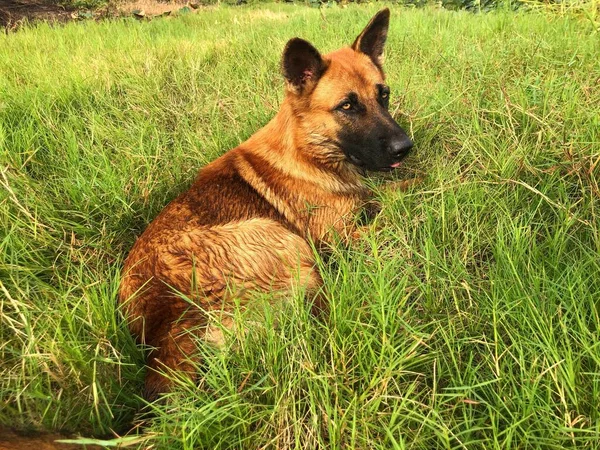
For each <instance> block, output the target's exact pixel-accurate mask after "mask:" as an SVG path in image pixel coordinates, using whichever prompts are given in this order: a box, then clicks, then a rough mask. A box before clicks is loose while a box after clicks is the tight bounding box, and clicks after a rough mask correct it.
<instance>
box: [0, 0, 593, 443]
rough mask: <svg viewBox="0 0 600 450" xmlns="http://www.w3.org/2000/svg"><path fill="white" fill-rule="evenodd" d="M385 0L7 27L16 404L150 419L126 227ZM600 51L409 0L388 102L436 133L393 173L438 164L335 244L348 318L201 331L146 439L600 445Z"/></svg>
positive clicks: (6, 277) (181, 185)
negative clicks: (360, 233) (208, 337)
mask: <svg viewBox="0 0 600 450" xmlns="http://www.w3.org/2000/svg"><path fill="white" fill-rule="evenodd" d="M379 7H380V6H379V5H368V6H351V7H348V8H345V9H342V8H337V7H334V8H327V9H324V10H322V11H319V10H317V9H310V8H306V7H302V6H293V5H269V6H266V7H265V6H262V7H261V8H260V9H259V8H256V7H250V8H238V9H235V8H226V7H219V8H212V9H206V10H204V11H202V12H201V13H199V14H193V15H191V14H190V15H186V16H183V17H179V18H175V19H158V20H154V21H152V22H148V23H142V22H135V21H127V20H125V21H113V22H100V23H92V22H89V23H79V24H75V23H72V24H68V25H66V26H65V27H57V28H51V27H48V26H46V25H39V26H37V27H34V28H28V29H23V30H21V31H19V32H18V33H14V34H10V35H0V186H1V188H0V221H1V226H0V291H1V292H0V320H1V322H0V425H4V426H11V427H15V428H21V429H27V428H32V429H38V430H63V431H66V432H69V431H74V432H78V433H80V434H82V435H85V436H110V435H111V430H115V431H117V432H118V433H121V434H122V433H124V432H126V431H127V430H129V429H130V428H131V426H132V423H134V421H138V420H140V416H139V415H136V414H137V413H138V411H139V409H140V408H141V407H142V406H143V405H144V403H143V402H142V400H140V399H139V397H138V394H140V393H141V389H142V381H143V361H144V358H143V353H142V351H141V350H140V349H138V348H136V346H135V344H134V342H133V341H132V339H131V338H130V336H129V334H128V331H127V329H126V327H125V326H124V324H123V323H122V319H121V317H120V316H119V314H118V311H116V308H115V299H116V292H117V287H118V283H119V272H120V268H121V264H122V262H123V259H124V257H125V256H126V254H127V251H128V250H129V248H130V247H131V246H132V244H133V242H134V240H135V238H136V236H137V235H139V234H140V233H141V232H142V230H143V229H144V227H145V226H146V225H147V224H148V223H149V221H150V220H152V218H153V217H154V216H155V215H156V214H157V213H158V212H159V211H160V210H161V209H162V208H163V207H164V205H166V203H167V202H168V201H169V200H170V199H172V198H173V197H174V196H175V195H176V194H177V193H179V192H181V191H182V190H183V189H185V188H186V186H188V185H189V184H190V183H191V181H192V179H193V178H194V176H195V174H196V172H197V170H198V169H199V168H200V167H202V166H203V165H204V164H206V163H207V162H208V161H210V160H212V159H214V158H215V157H217V156H218V155H220V154H222V153H223V152H224V151H226V150H227V149H229V148H232V147H234V146H236V145H237V144H238V143H240V142H241V141H242V140H244V139H246V138H247V137H248V136H250V135H251V134H252V133H253V132H254V131H255V130H256V129H258V128H259V127H260V126H261V125H263V124H265V123H266V122H267V121H268V120H269V118H270V117H272V116H273V114H274V113H275V111H276V110H277V106H278V104H279V102H280V100H281V99H282V93H283V82H282V79H281V76H280V75H279V57H280V53H281V50H282V49H283V46H284V45H285V42H286V41H287V39H289V38H291V37H293V36H301V37H304V38H307V39H309V40H311V41H312V42H313V43H315V45H316V46H317V47H318V48H319V49H321V50H322V51H329V50H333V49H336V48H338V47H339V46H342V45H346V44H349V43H351V42H352V40H353V38H354V37H355V35H356V34H358V32H359V31H360V30H361V29H362V27H363V26H364V25H365V24H366V22H367V21H368V19H369V17H370V16H371V15H372V14H373V13H374V12H375V11H376V10H377V9H378V8H379ZM599 54H600V40H599V39H598V34H597V33H593V30H592V28H591V27H589V26H588V25H587V24H586V23H585V22H580V21H577V20H574V19H569V18H559V17H552V16H546V15H538V14H523V13H518V14H514V13H510V12H497V13H492V14H486V15H474V14H469V13H462V12H449V11H444V10H438V9H433V8H426V9H420V10H414V9H401V8H393V9H392V25H391V30H390V34H389V40H388V47H387V55H386V69H387V74H388V81H389V84H390V85H391V87H392V103H393V105H392V110H393V111H394V115H395V116H396V118H397V119H398V121H399V122H400V123H401V124H402V125H403V126H404V127H405V128H406V129H407V130H408V131H409V134H410V135H411V136H412V137H413V138H414V141H415V142H416V149H415V151H414V154H413V156H412V157H411V158H410V160H409V161H408V163H407V165H406V166H405V168H404V169H403V170H401V171H400V172H398V174H396V177H411V176H414V175H415V174H417V175H421V176H423V177H424V181H423V183H421V184H419V185H417V186H414V187H413V188H411V189H410V190H409V191H408V192H397V193H384V192H383V191H382V190H381V187H382V186H383V185H384V184H385V182H386V180H385V179H383V178H381V177H375V178H374V180H373V182H372V183H373V185H374V188H375V189H376V190H377V192H378V193H379V194H378V195H379V197H380V199H381V201H382V202H383V205H384V208H383V212H382V215H381V216H380V217H379V218H378V220H377V223H376V225H377V226H374V227H373V229H372V232H371V233H370V234H368V235H367V236H365V238H364V239H363V240H362V241H361V242H360V243H359V244H358V245H357V246H356V247H354V248H352V249H346V248H344V247H341V246H340V248H337V249H335V250H334V252H333V258H331V260H330V261H329V262H327V264H325V263H324V264H323V274H324V278H325V281H326V285H327V295H328V297H329V299H330V301H331V305H332V309H331V313H330V317H328V318H327V320H326V321H325V322H324V323H321V322H318V321H315V320H312V319H311V318H310V316H309V314H308V313H307V308H306V307H305V306H304V305H303V302H302V299H301V298H299V299H296V300H297V301H295V302H292V303H291V305H290V306H289V307H288V308H287V309H286V310H285V311H284V312H283V313H282V314H280V315H279V317H274V314H273V313H272V312H271V311H269V309H268V308H265V310H264V311H261V312H260V313H261V317H262V319H261V323H259V324H255V325H253V326H251V331H250V332H249V333H247V334H244V333H243V332H235V333H233V334H232V335H231V338H230V340H229V343H228V344H227V346H226V349H225V350H223V351H220V352H219V351H216V350H214V349H210V348H206V347H204V348H203V350H202V351H203V353H205V355H204V356H205V365H204V367H203V369H202V376H201V380H200V383H199V386H194V385H192V384H191V383H182V385H181V387H180V389H178V391H177V392H175V393H174V394H173V395H172V397H171V398H170V399H169V400H168V402H167V403H166V404H163V405H156V406H154V407H153V410H154V415H153V417H152V418H148V419H146V421H145V428H144V435H143V436H142V440H143V443H144V445H146V446H153V448H157V449H171V448H173V449H193V448H194V449H195V448H208V449H212V448H299V449H307V448H380V449H391V448H398V449H404V448H419V449H434V448H465V449H473V448H486V449H492V448H496V449H509V448H511V449H517V448H518V449H525V448H543V449H550V448H556V449H558V448H600V410H599V405H600V253H599V252H600V230H599V222H598V218H599V217H600V211H599V210H598V209H599V208H600V187H599V185H598V183H599V180H600V176H599V173H600V88H599V84H600V59H599V58H598V55H599ZM251 314H253V313H248V312H240V321H241V320H244V319H246V321H249V317H247V316H248V315H251ZM253 318H254V319H255V317H254V316H253ZM275 321H277V326H275V325H274V322H275Z"/></svg>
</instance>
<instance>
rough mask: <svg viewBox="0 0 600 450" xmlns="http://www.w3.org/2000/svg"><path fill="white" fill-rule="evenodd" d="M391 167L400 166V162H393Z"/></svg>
mask: <svg viewBox="0 0 600 450" xmlns="http://www.w3.org/2000/svg"><path fill="white" fill-rule="evenodd" d="M392 167H394V168H396V167H400V163H399V162H397V163H394V164H392Z"/></svg>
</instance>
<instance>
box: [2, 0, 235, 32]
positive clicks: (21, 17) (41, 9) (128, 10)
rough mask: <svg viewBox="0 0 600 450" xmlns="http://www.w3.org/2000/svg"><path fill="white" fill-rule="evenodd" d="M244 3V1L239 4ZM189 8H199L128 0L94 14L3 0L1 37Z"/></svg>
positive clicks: (43, 1)
mask: <svg viewBox="0 0 600 450" xmlns="http://www.w3.org/2000/svg"><path fill="white" fill-rule="evenodd" d="M240 1H241V0H240ZM186 5H187V6H189V7H191V8H188V9H189V11H194V10H196V8H198V6H199V5H198V3H197V2H196V1H195V0H191V1H189V0H129V1H127V2H114V3H109V4H108V5H106V6H103V7H101V8H99V9H96V10H95V11H93V12H92V11H85V10H78V9H76V8H68V7H64V6H61V5H58V4H57V2H56V1H52V0H0V33H1V32H2V29H4V31H5V32H7V33H8V32H9V31H14V30H16V29H18V28H19V27H20V26H21V25H23V24H24V23H27V22H29V23H31V22H36V21H40V20H45V21H48V22H53V23H64V22H67V21H70V20H81V19H90V18H94V19H99V18H106V17H115V16H122V15H135V16H136V17H138V18H150V17H153V16H158V15H162V14H165V13H169V12H175V11H177V10H179V9H180V8H182V7H185V6H186Z"/></svg>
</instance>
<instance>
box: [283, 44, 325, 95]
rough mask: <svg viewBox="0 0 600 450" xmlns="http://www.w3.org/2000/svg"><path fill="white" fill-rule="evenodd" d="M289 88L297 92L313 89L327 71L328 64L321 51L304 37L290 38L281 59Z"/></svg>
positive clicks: (301, 92)
mask: <svg viewBox="0 0 600 450" xmlns="http://www.w3.org/2000/svg"><path fill="white" fill-rule="evenodd" d="M281 69H282V72H283V76H284V77H285V79H286V80H287V85H288V89H289V90H290V91H292V92H293V93H295V94H304V93H307V92H309V91H310V90H312V88H314V87H315V85H316V84H317V81H319V78H321V75H323V73H324V72H325V69H326V64H325V62H324V61H323V58H321V54H320V53H319V51H318V50H317V49H316V48H314V47H313V46H312V45H311V44H310V43H309V42H307V41H305V40H304V39H300V38H294V39H290V40H289V41H288V43H287V45H286V46H285V49H284V50H283V58H282V61H281Z"/></svg>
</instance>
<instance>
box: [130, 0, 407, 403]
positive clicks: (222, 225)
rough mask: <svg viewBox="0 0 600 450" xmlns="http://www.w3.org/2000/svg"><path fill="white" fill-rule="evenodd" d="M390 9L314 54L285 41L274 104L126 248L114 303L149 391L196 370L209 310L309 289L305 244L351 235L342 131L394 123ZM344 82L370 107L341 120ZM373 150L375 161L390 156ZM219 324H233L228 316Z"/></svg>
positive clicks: (216, 335) (383, 128) (360, 193)
mask: <svg viewBox="0 0 600 450" xmlns="http://www.w3.org/2000/svg"><path fill="white" fill-rule="evenodd" d="M388 18H389V11H388V10H383V11H381V12H380V13H379V14H378V15H377V16H375V18H374V19H373V20H372V22H371V23H370V24H369V25H368V26H367V28H366V29H365V31H363V33H362V34H361V35H360V36H359V37H358V38H357V40H356V41H355V43H354V44H353V47H348V48H343V49H340V50H337V51H335V52H333V53H330V54H328V55H325V56H323V57H321V55H320V54H319V53H318V52H317V51H316V50H315V49H314V48H313V47H312V46H310V44H308V43H306V41H302V40H299V39H293V40H291V41H290V43H288V46H287V47H286V50H285V51H284V58H283V64H282V66H283V67H282V70H283V73H284V76H285V77H286V80H287V95H286V97H285V99H284V101H283V103H282V105H281V109H280V111H279V112H278V114H277V115H276V116H275V117H274V118H273V119H272V120H271V122H269V123H268V124H267V125H266V126H265V127H264V128H262V129H261V130H259V131H258V132H257V133H256V134H254V135H253V136H252V137H251V138H250V139H248V140H247V141H246V142H244V143H242V144H241V145H239V146H238V147H236V148H234V149H233V150H230V151H229V152H227V153H225V154H224V155H223V156H221V157H220V158H218V159H217V160H215V161H213V162H212V163H210V164H209V165H207V166H206V167H204V168H203V169H202V170H201V171H200V172H199V174H198V177H197V178H196V180H195V182H194V183H193V185H192V186H191V187H190V189H189V190H188V191H187V192H185V193H183V194H181V195H180V196H179V197H178V198H176V199H175V200H173V201H172V202H171V203H170V204H169V205H168V206H167V207H166V208H165V209H164V210H163V211H162V212H161V213H160V214H159V216H158V217H156V219H155V220H154V221H153V222H152V223H151V224H150V225H149V226H148V228H147V229H146V231H145V232H144V233H143V234H142V235H141V236H140V238H139V239H138V240H137V242H136V243H135V245H134V246H133V248H132V250H131V252H130V253H129V256H128V257H127V260H126V262H125V266H124V268H123V276H122V282H121V286H120V292H119V301H120V304H121V308H122V311H123V313H124V315H125V316H126V318H127V321H128V324H129V327H130V330H131V332H132V333H133V334H134V335H135V336H136V337H137V338H138V340H139V341H140V342H142V343H145V344H147V345H150V346H152V347H154V349H153V350H152V351H151V352H150V354H149V357H148V367H149V369H148V372H147V375H146V381H145V393H144V395H145V397H146V398H147V399H149V400H153V399H155V398H156V397H157V396H158V395H159V394H160V393H162V392H166V391H168V390H169V388H170V381H169V379H168V378H167V377H165V376H163V375H162V374H161V371H163V370H164V369H171V370H176V371H179V372H185V373H188V374H189V375H190V376H191V377H193V376H194V364H192V363H191V362H190V361H192V360H193V358H194V354H195V352H196V348H195V345H196V341H197V340H196V339H195V337H196V336H203V337H204V338H205V340H208V341H211V342H214V343H217V344H218V343H219V342H221V341H222V335H221V332H220V330H219V329H218V328H215V327H211V326H210V323H209V322H208V319H207V313H209V312H211V311H215V312H219V311H223V312H225V313H227V312H230V311H231V310H232V309H233V307H234V305H235V304H236V302H235V301H234V299H235V300H236V301H237V302H238V303H241V304H243V303H244V301H245V300H246V299H247V298H248V292H251V291H252V290H259V291H268V292H274V291H275V292H280V293H282V294H283V296H285V293H286V292H289V291H290V290H292V289H294V288H295V287H296V286H300V287H302V288H303V289H306V291H307V295H308V297H309V299H313V300H314V299H315V297H314V295H313V294H314V293H316V292H317V291H318V290H319V289H320V287H321V284H322V281H321V277H320V275H319V273H318V271H317V269H316V267H315V261H314V253H313V249H312V246H311V244H313V243H314V244H316V246H317V248H319V247H320V246H322V245H323V244H326V243H328V242H330V241H331V239H332V238H333V236H336V235H338V236H342V237H348V236H350V235H352V234H353V233H354V231H355V223H356V221H355V218H356V217H357V215H358V213H359V212H360V211H361V209H362V208H363V206H364V205H365V204H366V203H367V202H368V200H369V192H368V191H367V189H366V188H365V187H364V185H363V184H362V181H361V173H362V168H360V167H357V165H356V164H355V163H353V162H352V161H351V160H349V155H347V154H346V153H345V151H344V149H345V147H344V145H343V142H341V140H343V136H344V135H345V134H350V135H358V136H359V137H362V136H367V135H368V134H369V133H371V134H373V133H374V131H373V130H374V129H377V130H379V131H377V132H378V133H380V134H381V133H383V134H385V133H388V134H389V133H392V132H396V133H398V132H397V131H394V130H396V128H397V129H398V130H400V131H401V129H400V128H399V127H398V125H397V124H396V123H395V122H394V121H393V119H391V116H389V113H388V114H387V115H386V113H385V112H384V111H383V110H382V109H381V107H380V106H381V105H379V106H378V105H377V102H378V99H377V98H376V95H375V94H374V89H375V88H374V86H376V85H379V84H383V83H384V75H383V72H382V70H381V56H382V55H381V53H382V51H383V42H385V34H386V33H387V24H388ZM365 42H366V43H365ZM348 92H353V93H356V95H357V96H358V98H360V99H361V102H362V103H363V104H364V105H365V108H367V109H369V111H372V113H369V114H367V115H365V117H362V116H361V121H357V120H354V121H349V120H344V118H343V116H340V112H339V111H337V110H336V109H335V108H336V102H339V101H340V99H343V98H344V96H346V95H347V93H348ZM363 119H364V120H363ZM350 122H352V123H350ZM392 122H393V123H392ZM394 127H396V128H394ZM387 130H392V131H387ZM374 139H379V140H380V141H381V140H382V138H380V137H375V138H374ZM365 145H366V144H365ZM377 145H379V144H377ZM360 151H364V150H360ZM382 152H383V153H381V155H380V157H378V158H379V159H378V160H377V161H387V159H389V155H387V153H385V151H383V150H382ZM357 158H358V157H357ZM386 158H387V159H386ZM378 164H379V162H378ZM181 294H184V295H185V296H186V297H188V298H189V299H191V300H192V302H189V301H186V300H185V299H184V298H182V295H181ZM280 297H281V296H280ZM276 298H279V297H276ZM223 323H224V324H225V325H226V326H231V322H230V320H229V319H225V320H224V322H223Z"/></svg>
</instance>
